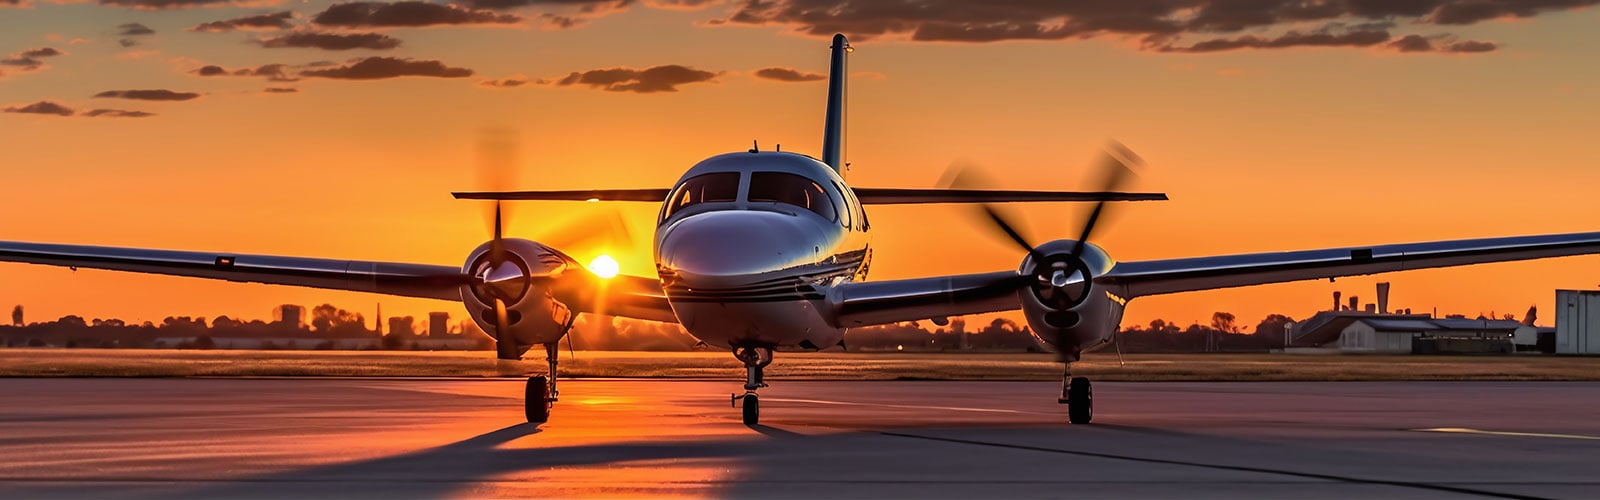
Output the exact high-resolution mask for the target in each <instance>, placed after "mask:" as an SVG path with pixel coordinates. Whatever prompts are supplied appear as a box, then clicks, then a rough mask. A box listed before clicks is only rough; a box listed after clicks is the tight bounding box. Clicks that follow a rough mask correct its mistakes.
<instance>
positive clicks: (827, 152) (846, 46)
mask: <svg viewBox="0 0 1600 500" xmlns="http://www.w3.org/2000/svg"><path fill="white" fill-rule="evenodd" d="M831 49H832V50H833V55H832V57H831V59H830V60H829V62H828V115H827V118H826V119H825V120H826V121H825V123H824V124H823V127H822V162H823V163H826V164H828V166H830V167H833V170H834V171H835V172H840V173H843V172H844V128H845V125H844V100H845V93H844V84H845V78H847V77H848V75H847V74H846V72H847V69H846V66H847V65H846V64H845V55H846V54H848V53H850V52H851V51H852V50H854V49H852V48H851V47H850V41H849V40H845V39H844V35H843V34H836V35H833V47H831Z"/></svg>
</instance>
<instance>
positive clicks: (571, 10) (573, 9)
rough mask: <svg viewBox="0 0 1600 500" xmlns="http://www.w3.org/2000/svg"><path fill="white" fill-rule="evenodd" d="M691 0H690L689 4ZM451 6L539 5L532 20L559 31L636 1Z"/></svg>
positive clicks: (500, 0) (499, 4) (514, 0)
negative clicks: (537, 11)
mask: <svg viewBox="0 0 1600 500" xmlns="http://www.w3.org/2000/svg"><path fill="white" fill-rule="evenodd" d="M693 1H694V0H690V2H691V3H692V2H693ZM451 3H454V4H456V5H460V6H462V7H467V8H471V9H484V10H494V11H508V10H513V9H521V8H525V7H534V6H538V7H540V8H541V9H547V11H545V12H540V13H539V14H537V15H535V16H534V17H533V19H534V20H535V21H537V22H538V23H539V25H540V27H543V28H545V29H552V30H560V29H569V28H575V27H578V26H582V25H585V24H588V23H589V22H590V21H593V20H595V19H598V18H601V17H605V16H609V15H611V14H616V13H620V12H626V11H627V10H628V7H629V6H630V5H631V4H633V3H635V0H453V1H452V2H451ZM670 3H671V2H668V3H663V4H662V5H654V4H652V5H651V6H652V7H657V8H670V7H669V6H668V5H669V4H670ZM549 9H553V10H549Z"/></svg>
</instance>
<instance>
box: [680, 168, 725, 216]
mask: <svg viewBox="0 0 1600 500" xmlns="http://www.w3.org/2000/svg"><path fill="white" fill-rule="evenodd" d="M670 199H671V200H672V202H671V203H670V204H668V205H667V214H666V215H665V216H663V217H662V218H663V219H665V218H666V217H671V216H672V214H675V213H678V211H679V210H683V209H684V208H687V207H689V206H690V205H696V204H700V203H708V202H719V201H720V202H731V201H736V200H738V199H739V173H738V172H718V173H714V174H705V175H697V176H694V177H691V178H689V180H686V181H683V184H681V185H679V186H678V190H677V191H673V192H672V198H670Z"/></svg>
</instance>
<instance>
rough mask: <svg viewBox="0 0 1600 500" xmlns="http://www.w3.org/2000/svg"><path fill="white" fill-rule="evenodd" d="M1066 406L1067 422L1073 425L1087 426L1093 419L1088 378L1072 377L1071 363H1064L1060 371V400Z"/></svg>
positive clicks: (1092, 397)
mask: <svg viewBox="0 0 1600 500" xmlns="http://www.w3.org/2000/svg"><path fill="white" fill-rule="evenodd" d="M1057 402H1059V403H1061V404H1064V405H1067V420H1068V421H1070V422H1072V423H1074V424H1087V423H1089V421H1090V420H1092V419H1094V388H1093V387H1092V386H1090V384H1089V377H1074V376H1072V362H1070V361H1068V362H1066V363H1064V367H1063V368H1062V370H1061V399H1059V400H1057Z"/></svg>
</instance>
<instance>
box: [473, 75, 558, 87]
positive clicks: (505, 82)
mask: <svg viewBox="0 0 1600 500" xmlns="http://www.w3.org/2000/svg"><path fill="white" fill-rule="evenodd" d="M535 83H537V84H544V83H549V81H547V80H543V79H540V80H534V79H531V78H528V77H527V76H526V75H511V76H508V77H505V78H499V79H494V80H484V81H481V82H478V86H479V87H484V88H495V89H508V88H515V87H521V86H523V85H528V84H535Z"/></svg>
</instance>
